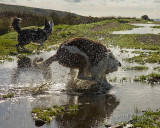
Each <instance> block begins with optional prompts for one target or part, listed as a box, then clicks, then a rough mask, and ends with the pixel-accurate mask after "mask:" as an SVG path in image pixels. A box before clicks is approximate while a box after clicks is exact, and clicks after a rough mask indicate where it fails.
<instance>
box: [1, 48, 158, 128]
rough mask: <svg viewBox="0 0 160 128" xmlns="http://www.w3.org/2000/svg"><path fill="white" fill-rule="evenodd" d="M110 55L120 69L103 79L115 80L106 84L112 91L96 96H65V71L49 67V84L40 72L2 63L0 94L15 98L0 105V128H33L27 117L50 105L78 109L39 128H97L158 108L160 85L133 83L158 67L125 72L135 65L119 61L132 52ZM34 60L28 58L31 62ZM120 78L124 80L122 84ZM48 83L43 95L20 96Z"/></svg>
mask: <svg viewBox="0 0 160 128" xmlns="http://www.w3.org/2000/svg"><path fill="white" fill-rule="evenodd" d="M112 50H113V52H114V55H115V56H116V57H117V58H118V59H119V60H120V61H121V63H122V68H119V70H118V71H117V72H114V73H112V74H109V75H107V76H106V77H107V79H108V80H109V79H111V78H112V79H113V78H117V80H116V81H115V82H110V83H111V85H112V86H113V88H112V89H111V90H110V92H109V93H108V94H105V95H96V96H77V95H68V94H66V93H65V92H63V90H65V88H66V87H65V85H66V83H67V81H68V79H69V78H68V76H69V69H67V68H64V67H62V66H60V65H59V64H58V63H56V62H55V63H53V64H52V65H51V69H49V70H48V71H47V72H48V73H50V76H49V77H52V81H49V80H48V79H47V78H46V77H45V76H44V73H43V71H41V70H36V69H34V68H33V69H29V70H17V68H16V67H17V64H16V61H13V62H6V63H4V64H2V65H1V66H0V93H1V94H4V93H7V92H8V91H13V92H14V93H16V98H13V99H8V100H5V101H0V128H22V127H23V128H34V127H36V126H35V122H34V120H33V119H32V117H31V114H30V112H31V110H32V108H33V107H50V106H52V105H67V104H76V105H78V109H79V110H78V113H77V114H75V115H63V116H58V117H57V118H56V119H53V121H52V122H51V124H49V125H46V124H45V125H43V126H41V127H42V128H91V127H92V128H97V127H104V125H105V124H114V123H116V122H122V121H128V120H130V119H131V116H132V114H133V113H134V112H135V110H137V109H139V110H145V109H148V108H150V109H158V108H160V102H159V101H160V93H159V92H160V85H159V84H154V85H150V84H148V83H136V82H133V78H134V77H135V76H139V75H142V74H144V75H145V74H148V73H151V72H153V67H156V66H160V65H158V64H146V66H148V67H149V70H147V71H134V70H125V69H124V68H125V67H128V66H135V65H138V64H136V63H132V64H130V63H126V62H125V61H122V59H123V58H126V57H132V56H134V55H136V54H133V53H131V52H132V51H133V50H132V49H124V51H127V52H123V53H121V52H119V51H121V49H119V48H116V49H115V48H114V49H112ZM54 53H55V51H52V52H48V53H43V54H41V55H40V56H41V57H43V58H44V59H46V58H48V57H49V56H51V55H52V54H54ZM34 57H35V56H30V58H31V59H33V58H34ZM122 77H127V80H125V81H122V80H121V79H122ZM44 83H48V86H49V90H46V91H45V93H40V94H37V95H32V92H30V93H27V91H25V92H23V93H21V92H22V90H23V89H24V90H25V89H26V88H27V89H28V88H33V87H36V86H41V84H44Z"/></svg>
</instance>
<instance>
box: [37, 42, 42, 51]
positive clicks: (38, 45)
mask: <svg viewBox="0 0 160 128" xmlns="http://www.w3.org/2000/svg"><path fill="white" fill-rule="evenodd" d="M39 43H40V45H38V47H37V51H39V49H40V47H42V46H43V42H39Z"/></svg>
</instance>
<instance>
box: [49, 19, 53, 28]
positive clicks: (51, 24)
mask: <svg viewBox="0 0 160 128" xmlns="http://www.w3.org/2000/svg"><path fill="white" fill-rule="evenodd" d="M49 24H50V28H51V29H52V28H53V26H54V23H53V20H50V21H49Z"/></svg>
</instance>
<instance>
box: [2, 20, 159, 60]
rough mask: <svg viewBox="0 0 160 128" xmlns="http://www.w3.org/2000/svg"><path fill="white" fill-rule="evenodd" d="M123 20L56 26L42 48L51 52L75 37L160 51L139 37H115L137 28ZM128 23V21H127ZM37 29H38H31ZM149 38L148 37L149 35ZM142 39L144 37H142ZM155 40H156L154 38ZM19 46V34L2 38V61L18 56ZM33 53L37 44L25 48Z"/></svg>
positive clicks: (11, 33) (13, 33)
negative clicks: (123, 31) (16, 46)
mask: <svg viewBox="0 0 160 128" xmlns="http://www.w3.org/2000/svg"><path fill="white" fill-rule="evenodd" d="M121 20H123V19H112V20H105V21H100V22H97V23H91V24H79V25H55V26H54V28H53V34H52V35H51V36H50V37H49V39H48V40H47V41H45V42H44V46H43V47H42V48H41V50H42V51H50V50H52V49H53V47H50V46H53V45H55V44H60V43H62V42H64V41H65V40H67V39H69V38H73V37H87V38H90V39H93V40H99V38H100V37H103V38H104V39H103V40H101V42H102V43H104V44H105V45H106V46H108V45H110V44H112V45H115V46H117V45H119V46H120V47H127V48H142V47H143V48H144V49H159V42H158V43H157V44H154V45H148V42H147V43H146V45H144V44H143V41H142V40H138V39H139V38H138V35H113V34H112V32H113V31H120V30H129V29H132V28H134V27H135V26H133V25H130V24H127V23H123V22H121ZM133 21H136V19H134V20H133V19H128V20H127V22H133ZM125 22H126V21H125ZM29 28H37V27H33V26H31V27H29ZM147 36H148V35H147ZM141 38H142V37H141ZM153 39H154V38H153ZM16 44H17V33H16V32H15V31H12V32H10V33H8V34H5V35H3V36H0V60H11V59H12V57H11V55H14V54H15V55H16V53H17V51H16V48H15V45H16ZM25 47H26V48H28V49H29V50H31V51H34V50H35V49H36V48H37V44H33V43H31V44H28V45H26V46H25ZM23 54H27V55H28V54H31V53H23Z"/></svg>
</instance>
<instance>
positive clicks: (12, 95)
mask: <svg viewBox="0 0 160 128" xmlns="http://www.w3.org/2000/svg"><path fill="white" fill-rule="evenodd" d="M13 97H14V94H13V93H8V94H7V95H3V96H2V99H7V98H13Z"/></svg>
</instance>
